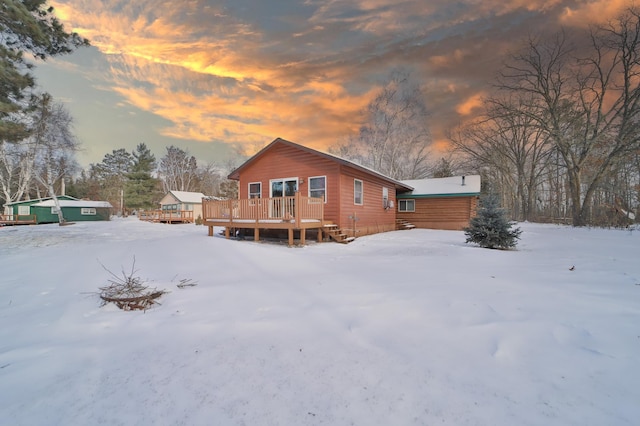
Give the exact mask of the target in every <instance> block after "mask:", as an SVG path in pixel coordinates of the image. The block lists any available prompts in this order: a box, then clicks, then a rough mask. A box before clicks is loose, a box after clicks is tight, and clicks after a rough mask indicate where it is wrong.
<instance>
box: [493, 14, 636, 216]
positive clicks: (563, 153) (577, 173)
mask: <svg viewBox="0 0 640 426" xmlns="http://www.w3.org/2000/svg"><path fill="white" fill-rule="evenodd" d="M588 39H589V41H590V43H589V45H588V46H587V47H586V48H585V51H584V52H583V51H581V50H578V49H577V48H576V47H575V46H573V45H572V44H571V43H570V42H569V40H568V37H566V34H564V33H560V34H558V35H556V36H555V37H554V38H553V39H551V40H549V41H541V40H538V39H531V40H529V43H528V46H527V49H526V51H524V52H523V53H521V54H517V55H514V56H512V57H511V59H510V61H509V62H508V63H507V65H506V67H505V69H504V71H503V73H502V76H501V77H502V78H501V80H500V84H499V87H500V88H501V89H504V90H506V91H509V92H512V93H516V94H518V95H520V96H522V95H526V96H528V97H529V98H530V100H531V102H530V104H529V105H528V106H527V108H526V114H527V115H528V116H529V117H530V118H532V119H533V120H535V122H536V125H537V126H539V128H540V129H542V130H543V131H544V132H545V133H546V134H547V135H548V137H549V139H550V140H551V141H552V143H553V144H554V146H555V148H556V149H557V151H558V153H559V156H560V158H561V159H562V161H563V164H564V167H565V168H566V173H567V181H568V186H569V195H570V200H571V209H572V219H573V224H574V225H576V226H582V225H586V224H587V223H588V221H589V217H590V213H591V206H592V201H593V196H594V194H595V192H596V191H597V190H598V188H599V186H600V184H601V183H602V181H603V180H604V179H605V178H606V177H607V176H608V175H609V174H610V172H611V171H612V169H614V168H615V167H616V166H617V165H618V164H619V163H620V162H621V161H625V159H626V158H628V157H629V156H630V155H631V154H632V153H633V152H635V151H636V150H638V149H639V148H640V79H639V78H638V75H640V12H639V11H638V10H636V9H633V8H631V9H628V10H627V11H626V12H624V13H623V14H622V15H620V16H619V17H618V18H617V19H616V20H615V21H612V22H611V23H609V24H608V25H605V26H599V27H593V28H591V29H590V31H589V33H588Z"/></svg>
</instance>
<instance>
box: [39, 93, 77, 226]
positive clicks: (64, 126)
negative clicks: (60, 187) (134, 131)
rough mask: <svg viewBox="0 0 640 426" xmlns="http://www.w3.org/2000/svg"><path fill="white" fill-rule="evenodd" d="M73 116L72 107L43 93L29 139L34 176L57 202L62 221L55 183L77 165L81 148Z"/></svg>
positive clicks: (60, 220)
mask: <svg viewBox="0 0 640 426" xmlns="http://www.w3.org/2000/svg"><path fill="white" fill-rule="evenodd" d="M72 123H73V119H72V118H71V115H70V114H69V111H68V110H67V109H66V108H65V107H64V105H62V104H60V103H55V102H53V101H52V99H51V96H49V95H48V94H44V95H43V96H42V98H41V102H40V104H39V107H38V109H37V111H36V115H35V122H34V131H33V133H32V135H31V136H30V138H29V140H30V142H29V143H32V144H34V146H35V167H34V175H33V177H34V178H35V179H36V181H38V182H39V183H40V184H41V185H43V186H45V187H46V188H47V191H48V192H49V195H50V196H51V197H52V198H53V200H54V202H55V204H56V210H57V213H58V218H59V223H60V225H63V224H64V223H65V219H64V217H63V214H62V209H61V206H60V202H59V200H58V197H57V196H56V191H55V189H54V184H55V182H57V181H58V180H60V179H63V178H64V176H65V175H68V174H70V172H72V171H73V169H74V168H75V160H74V158H73V155H74V154H75V152H76V151H77V149H78V142H77V140H76V138H75V135H74V134H73V129H72Z"/></svg>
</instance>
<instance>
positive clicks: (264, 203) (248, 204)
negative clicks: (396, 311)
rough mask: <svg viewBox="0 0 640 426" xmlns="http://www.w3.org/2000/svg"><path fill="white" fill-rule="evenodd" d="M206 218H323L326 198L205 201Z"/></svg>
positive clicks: (239, 219) (283, 219)
mask: <svg viewBox="0 0 640 426" xmlns="http://www.w3.org/2000/svg"><path fill="white" fill-rule="evenodd" d="M202 218H203V219H204V220H205V221H213V222H250V221H253V222H265V223H266V222H291V223H294V222H295V223H296V224H297V225H299V224H300V222H302V221H307V220H313V221H322V220H323V218H324V200H323V199H322V198H313V197H305V196H302V195H299V194H296V195H295V196H292V197H273V198H250V199H240V200H207V199H203V200H202Z"/></svg>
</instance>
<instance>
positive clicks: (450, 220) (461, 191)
mask: <svg viewBox="0 0 640 426" xmlns="http://www.w3.org/2000/svg"><path fill="white" fill-rule="evenodd" d="M402 183H404V184H405V185H408V186H410V187H412V188H413V190H412V191H409V192H404V193H398V194H397V202H398V206H397V216H396V217H397V218H398V220H401V221H402V220H403V221H406V222H409V223H411V224H413V225H415V227H416V228H426V229H450V230H461V229H462V228H464V227H466V226H469V220H471V218H472V217H474V216H475V214H476V209H477V205H478V198H479V196H480V175H470V176H453V177H446V178H436V179H419V180H405V181H402Z"/></svg>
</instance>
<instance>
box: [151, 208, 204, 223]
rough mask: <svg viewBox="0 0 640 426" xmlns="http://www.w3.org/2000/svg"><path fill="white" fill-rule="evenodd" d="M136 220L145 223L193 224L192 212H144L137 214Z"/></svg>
mask: <svg viewBox="0 0 640 426" xmlns="http://www.w3.org/2000/svg"><path fill="white" fill-rule="evenodd" d="M138 218H139V219H140V220H144V221H147V222H159V223H193V211H192V210H146V211H140V212H138Z"/></svg>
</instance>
